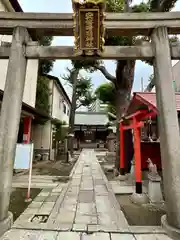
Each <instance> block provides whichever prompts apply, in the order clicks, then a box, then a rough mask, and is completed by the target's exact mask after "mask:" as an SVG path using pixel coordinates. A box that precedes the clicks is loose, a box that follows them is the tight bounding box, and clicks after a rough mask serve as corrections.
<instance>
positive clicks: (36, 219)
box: [31, 214, 49, 223]
mask: <svg viewBox="0 0 180 240" xmlns="http://www.w3.org/2000/svg"><path fill="white" fill-rule="evenodd" d="M48 218H49V215H38V214H36V215H34V216H33V218H32V219H31V222H33V223H46V222H47V220H48Z"/></svg>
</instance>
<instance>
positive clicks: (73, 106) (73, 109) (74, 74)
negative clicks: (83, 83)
mask: <svg viewBox="0 0 180 240" xmlns="http://www.w3.org/2000/svg"><path fill="white" fill-rule="evenodd" d="M78 74H79V69H75V70H73V71H72V73H71V78H72V82H73V94H72V103H71V111H70V117H69V134H70V135H71V136H70V137H69V150H70V154H71V157H73V139H74V137H73V134H74V120H75V112H76V100H77V99H76V87H77V79H78Z"/></svg>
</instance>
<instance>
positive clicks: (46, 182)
mask: <svg viewBox="0 0 180 240" xmlns="http://www.w3.org/2000/svg"><path fill="white" fill-rule="evenodd" d="M28 178H29V175H20V176H13V183H12V187H13V188H27V187H28ZM66 178H67V177H64V176H60V177H59V176H48V175H34V176H32V181H31V187H32V188H55V187H57V186H58V185H59V183H60V182H61V184H64V185H65V183H63V181H64V180H66Z"/></svg>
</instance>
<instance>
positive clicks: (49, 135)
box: [31, 75, 71, 160]
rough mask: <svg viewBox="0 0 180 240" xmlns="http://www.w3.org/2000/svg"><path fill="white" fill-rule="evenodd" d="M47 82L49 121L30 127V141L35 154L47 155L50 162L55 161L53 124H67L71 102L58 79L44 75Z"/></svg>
mask: <svg viewBox="0 0 180 240" xmlns="http://www.w3.org/2000/svg"><path fill="white" fill-rule="evenodd" d="M44 76H45V77H46V80H47V81H48V82H49V90H50V95H49V120H47V121H46V122H45V123H44V124H36V123H35V124H33V125H32V133H31V136H32V141H33V143H34V148H35V152H36V153H43V152H45V153H49V158H50V160H55V153H56V146H55V145H54V144H53V142H54V132H55V122H63V123H64V124H66V125H68V124H69V114H70V109H71V101H70V99H69V97H68V95H67V93H66V91H65V90H64V88H63V86H62V84H61V82H60V80H59V78H57V77H54V76H51V75H44Z"/></svg>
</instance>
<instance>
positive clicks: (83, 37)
mask: <svg viewBox="0 0 180 240" xmlns="http://www.w3.org/2000/svg"><path fill="white" fill-rule="evenodd" d="M72 5H73V11H74V15H73V17H74V37H75V47H74V54H75V56H101V55H102V52H103V50H104V10H105V0H72Z"/></svg>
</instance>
